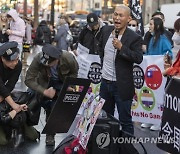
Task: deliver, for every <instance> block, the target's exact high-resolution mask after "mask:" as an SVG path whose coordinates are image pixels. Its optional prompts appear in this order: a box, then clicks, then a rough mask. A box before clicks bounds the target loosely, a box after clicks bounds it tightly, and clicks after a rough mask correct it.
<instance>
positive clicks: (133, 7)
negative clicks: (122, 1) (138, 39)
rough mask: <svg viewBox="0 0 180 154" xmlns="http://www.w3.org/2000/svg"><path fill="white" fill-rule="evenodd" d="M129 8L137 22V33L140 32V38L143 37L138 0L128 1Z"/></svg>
mask: <svg viewBox="0 0 180 154" xmlns="http://www.w3.org/2000/svg"><path fill="white" fill-rule="evenodd" d="M129 8H130V9H131V14H132V17H133V18H135V19H137V20H138V21H139V31H140V32H141V36H144V25H143V19H142V9H141V6H140V0H130V1H129Z"/></svg>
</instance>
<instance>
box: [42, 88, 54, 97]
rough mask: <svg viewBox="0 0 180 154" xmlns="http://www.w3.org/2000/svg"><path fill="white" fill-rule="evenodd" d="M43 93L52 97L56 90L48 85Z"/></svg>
mask: <svg viewBox="0 0 180 154" xmlns="http://www.w3.org/2000/svg"><path fill="white" fill-rule="evenodd" d="M43 94H44V95H45V96H47V97H49V98H53V97H54V96H55V94H56V90H55V89H54V88H53V87H50V88H49V89H46V90H44V93H43Z"/></svg>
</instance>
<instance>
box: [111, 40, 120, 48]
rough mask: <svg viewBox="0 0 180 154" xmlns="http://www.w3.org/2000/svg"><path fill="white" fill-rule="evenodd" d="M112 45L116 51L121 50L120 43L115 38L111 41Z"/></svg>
mask: <svg viewBox="0 0 180 154" xmlns="http://www.w3.org/2000/svg"><path fill="white" fill-rule="evenodd" d="M112 44H113V46H114V47H115V48H116V49H118V50H121V48H122V43H121V42H120V40H118V39H117V38H114V39H113V41H112Z"/></svg>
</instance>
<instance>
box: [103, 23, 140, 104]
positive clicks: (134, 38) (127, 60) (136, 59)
mask: <svg viewBox="0 0 180 154" xmlns="http://www.w3.org/2000/svg"><path fill="white" fill-rule="evenodd" d="M113 30H114V26H105V27H104V28H103V29H102V36H101V38H100V57H101V60H102V61H103V57H104V48H105V45H106V42H107V40H108V38H109V36H110V34H111V32H112V31H113ZM121 42H122V48H121V50H118V51H117V54H116V58H115V70H116V79H117V86H118V92H119V96H120V98H121V99H122V100H130V99H132V98H133V96H134V92H135V89H134V81H133V65H134V63H137V64H140V63H141V62H142V60H143V51H142V38H141V36H139V35H138V34H136V33H135V32H133V31H132V30H130V29H129V28H126V30H125V32H124V33H123V35H122V38H121Z"/></svg>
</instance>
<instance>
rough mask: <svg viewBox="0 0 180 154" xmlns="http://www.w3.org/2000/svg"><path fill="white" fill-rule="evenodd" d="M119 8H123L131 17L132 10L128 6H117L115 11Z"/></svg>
mask: <svg viewBox="0 0 180 154" xmlns="http://www.w3.org/2000/svg"><path fill="white" fill-rule="evenodd" d="M118 8H123V9H124V10H126V11H127V13H128V15H129V16H130V15H131V9H130V8H129V7H128V6H126V5H124V4H119V5H118V6H116V8H115V10H116V9H118Z"/></svg>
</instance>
